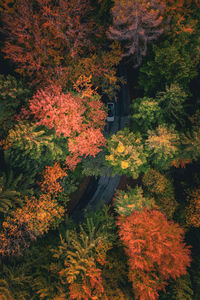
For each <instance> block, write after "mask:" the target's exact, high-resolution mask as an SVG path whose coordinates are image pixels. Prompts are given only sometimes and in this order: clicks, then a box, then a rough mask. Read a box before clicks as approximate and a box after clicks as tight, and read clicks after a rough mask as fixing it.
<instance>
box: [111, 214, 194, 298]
mask: <svg viewBox="0 0 200 300" xmlns="http://www.w3.org/2000/svg"><path fill="white" fill-rule="evenodd" d="M117 225H118V226H119V236H120V238H121V240H122V241H123V243H124V246H125V252H126V254H127V256H128V258H129V261H128V262H129V280H130V281H131V282H132V286H133V290H134V294H135V297H136V299H144V300H147V299H151V300H153V299H158V297H159V295H158V291H160V290H162V289H164V287H165V286H166V284H167V281H168V280H169V279H170V278H172V279H176V278H179V277H180V276H181V275H184V274H186V271H187V270H186V269H187V267H189V266H190V261H191V258H190V250H189V247H188V246H187V245H186V244H185V243H184V241H183V235H184V231H183V229H182V228H180V227H179V225H178V224H176V223H174V222H172V221H171V222H169V221H167V218H166V216H165V215H164V214H163V213H162V212H160V211H158V210H147V209H144V210H143V211H134V212H133V213H132V214H131V215H130V216H127V217H125V218H124V217H118V220H117Z"/></svg>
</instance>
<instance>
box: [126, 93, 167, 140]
mask: <svg viewBox="0 0 200 300" xmlns="http://www.w3.org/2000/svg"><path fill="white" fill-rule="evenodd" d="M131 108H132V114H131V120H132V126H133V130H134V131H135V130H137V131H139V132H140V133H141V134H143V135H144V136H145V135H146V134H147V131H148V130H152V129H155V128H156V127H157V126H158V125H160V124H162V123H164V119H163V114H162V110H161V108H160V106H159V101H157V99H153V98H148V97H143V98H137V99H134V101H133V104H132V105H131Z"/></svg>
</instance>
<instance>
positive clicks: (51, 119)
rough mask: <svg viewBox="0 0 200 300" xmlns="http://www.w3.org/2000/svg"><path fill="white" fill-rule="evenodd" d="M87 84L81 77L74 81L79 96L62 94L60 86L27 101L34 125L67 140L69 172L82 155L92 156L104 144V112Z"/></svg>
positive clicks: (44, 91) (87, 80)
mask: <svg viewBox="0 0 200 300" xmlns="http://www.w3.org/2000/svg"><path fill="white" fill-rule="evenodd" d="M89 82H90V78H89V79H85V78H84V77H83V78H82V79H80V80H79V81H77V83H76V89H78V90H79V92H80V93H79V94H74V93H73V94H72V93H70V92H68V93H67V94H64V93H63V92H62V88H61V87H60V86H50V87H47V88H45V89H43V90H42V89H41V90H39V91H37V93H36V94H35V95H34V96H33V98H32V99H31V100H30V112H31V114H33V116H34V118H35V120H36V125H44V126H46V127H47V128H48V129H52V128H54V130H55V134H56V135H57V136H58V137H60V136H62V137H64V138H68V148H69V151H70V152H71V154H70V155H69V156H68V157H67V159H66V164H67V165H68V167H69V168H71V169H73V168H75V166H76V165H77V163H78V162H79V161H80V160H81V158H80V157H81V156H83V155H85V156H88V155H92V156H95V155H96V154H97V153H99V152H100V151H101V149H100V147H102V146H105V143H106V140H105V138H104V137H103V134H102V132H101V130H102V129H103V127H104V124H105V118H106V112H105V111H104V109H103V104H102V102H101V101H100V98H99V97H98V95H95V91H93V90H92V89H91V83H89ZM84 87H85V88H84Z"/></svg>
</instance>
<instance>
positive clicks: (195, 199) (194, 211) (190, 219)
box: [185, 189, 200, 227]
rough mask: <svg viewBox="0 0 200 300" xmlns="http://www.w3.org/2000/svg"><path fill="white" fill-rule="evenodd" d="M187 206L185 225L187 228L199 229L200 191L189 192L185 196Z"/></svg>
mask: <svg viewBox="0 0 200 300" xmlns="http://www.w3.org/2000/svg"><path fill="white" fill-rule="evenodd" d="M187 201H188V202H189V205H188V206H186V208H185V212H186V224H187V225H188V226H193V227H200V189H196V190H194V191H191V192H190V193H189V195H188V196H187Z"/></svg>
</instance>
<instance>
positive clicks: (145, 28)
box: [108, 0, 165, 67]
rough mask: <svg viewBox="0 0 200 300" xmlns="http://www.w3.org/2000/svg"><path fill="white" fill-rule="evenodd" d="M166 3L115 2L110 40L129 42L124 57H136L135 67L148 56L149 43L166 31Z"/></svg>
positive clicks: (145, 0)
mask: <svg viewBox="0 0 200 300" xmlns="http://www.w3.org/2000/svg"><path fill="white" fill-rule="evenodd" d="M164 7H165V5H164V2H163V3H162V2H160V1H157V0H150V1H147V0H137V1H133V0H129V1H123V0H115V4H114V7H113V8H112V15H113V26H110V28H109V31H108V37H109V38H110V39H114V40H119V41H127V44H126V45H125V49H126V51H125V53H124V56H129V55H134V59H135V60H134V66H135V67H138V66H139V65H140V64H141V61H142V56H145V55H146V52H147V42H149V41H152V40H156V39H157V38H158V37H159V36H160V35H161V33H162V32H163V31H164V30H163V28H161V26H160V25H161V24H162V21H163V16H162V14H163V11H164Z"/></svg>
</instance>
